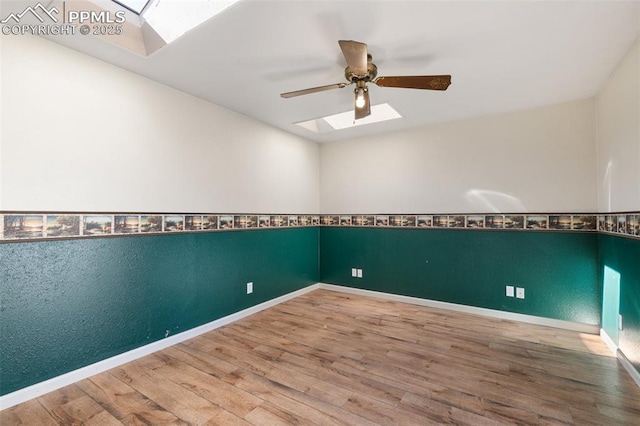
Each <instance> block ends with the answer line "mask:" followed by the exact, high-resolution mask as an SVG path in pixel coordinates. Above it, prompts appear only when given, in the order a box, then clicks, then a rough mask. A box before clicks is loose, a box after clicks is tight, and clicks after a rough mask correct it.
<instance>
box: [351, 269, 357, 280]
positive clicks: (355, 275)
mask: <svg viewBox="0 0 640 426" xmlns="http://www.w3.org/2000/svg"><path fill="white" fill-rule="evenodd" d="M351 276H352V277H353V278H355V277H357V276H358V270H357V269H356V268H351Z"/></svg>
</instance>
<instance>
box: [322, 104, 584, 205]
mask: <svg viewBox="0 0 640 426" xmlns="http://www.w3.org/2000/svg"><path fill="white" fill-rule="evenodd" d="M594 123H595V106H594V101H593V100H581V101H576V102H570V103H565V104H562V105H556V106H549V107H544V108H537V109H533V110H528V111H520V112H515V113H509V114H501V115H496V116H489V117H483V118H479V119H474V120H469V121H464V122H456V123H450V124H443V125H437V126H430V127H426V128H420V129H415V130H412V131H406V132H401V133H393V134H383V135H379V136H376V137H368V138H362V139H354V140H350V141H346V142H338V143H330V144H323V145H322V146H321V148H320V176H321V180H320V199H321V211H322V212H323V213H382V212H389V213H392V212H403V213H404V212H406V213H410V212H414V213H418V212H439V213H453V212H457V213H472V212H572V211H575V212H581V211H585V212H591V211H595V209H596V195H595V185H596V179H595V173H594V167H595V163H596V157H595V156H596V152H595V124H594Z"/></svg>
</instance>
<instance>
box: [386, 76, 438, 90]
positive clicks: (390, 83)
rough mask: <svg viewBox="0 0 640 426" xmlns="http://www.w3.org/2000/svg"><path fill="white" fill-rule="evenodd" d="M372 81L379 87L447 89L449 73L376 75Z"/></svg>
mask: <svg viewBox="0 0 640 426" xmlns="http://www.w3.org/2000/svg"><path fill="white" fill-rule="evenodd" d="M374 83H375V84H377V85H378V86H380V87H403V88H407V89H427V90H447V87H449V85H450V84H451V76H450V75H418V76H405V77H378V78H376V79H375V80H374Z"/></svg>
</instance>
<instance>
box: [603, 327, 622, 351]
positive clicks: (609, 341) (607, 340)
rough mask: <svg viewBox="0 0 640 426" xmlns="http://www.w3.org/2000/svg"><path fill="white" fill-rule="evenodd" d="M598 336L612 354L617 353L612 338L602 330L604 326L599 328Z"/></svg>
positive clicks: (616, 346)
mask: <svg viewBox="0 0 640 426" xmlns="http://www.w3.org/2000/svg"><path fill="white" fill-rule="evenodd" d="M600 338H601V339H602V341H603V342H604V344H605V345H607V347H608V348H609V350H610V351H611V352H612V353H613V354H614V355H615V354H617V353H618V345H616V343H615V342H614V341H613V339H612V338H611V337H609V335H608V334H607V332H606V331H604V328H601V329H600Z"/></svg>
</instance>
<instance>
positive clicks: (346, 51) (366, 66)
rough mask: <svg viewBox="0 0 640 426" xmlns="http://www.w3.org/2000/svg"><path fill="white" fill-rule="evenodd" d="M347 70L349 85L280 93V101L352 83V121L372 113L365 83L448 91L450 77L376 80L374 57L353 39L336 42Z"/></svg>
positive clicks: (363, 44)
mask: <svg viewBox="0 0 640 426" xmlns="http://www.w3.org/2000/svg"><path fill="white" fill-rule="evenodd" d="M338 44H339V45H340V49H342V54H343V55H344V59H346V61H347V67H346V68H345V69H344V76H345V78H346V79H347V81H348V83H336V84H328V85H326V86H318V87H311V88H309V89H303V90H296V91H294V92H287V93H281V94H280V96H282V97H283V98H293V97H295V96H301V95H307V94H309V93H316V92H323V91H325V90H331V89H342V88H344V87H346V86H348V85H351V84H355V85H356V87H355V89H354V94H355V119H356V120H358V119H361V118H365V117H366V116H368V115H370V114H371V104H370V101H369V88H368V87H367V83H373V84H375V85H377V86H380V87H401V88H407V89H426V90H447V87H449V85H450V84H451V76H450V75H419V76H401V77H377V78H376V76H377V75H378V67H376V64H374V63H373V62H372V59H373V57H372V56H371V54H369V53H368V52H367V45H366V44H365V43H360V42H358V41H353V40H340V41H338Z"/></svg>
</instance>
